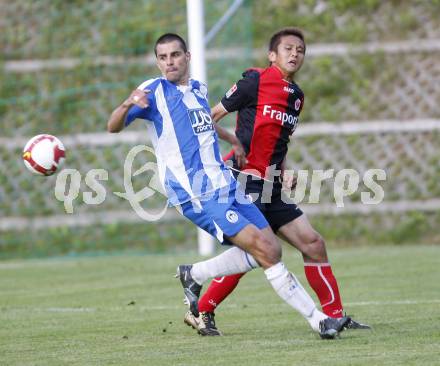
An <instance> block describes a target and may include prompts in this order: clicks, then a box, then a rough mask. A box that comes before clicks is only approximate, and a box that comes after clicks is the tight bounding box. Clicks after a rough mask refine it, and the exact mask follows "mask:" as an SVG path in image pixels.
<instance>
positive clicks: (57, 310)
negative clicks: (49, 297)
mask: <svg viewBox="0 0 440 366" xmlns="http://www.w3.org/2000/svg"><path fill="white" fill-rule="evenodd" d="M45 311H48V312H51V313H93V312H95V311H96V309H95V308H47V309H45Z"/></svg>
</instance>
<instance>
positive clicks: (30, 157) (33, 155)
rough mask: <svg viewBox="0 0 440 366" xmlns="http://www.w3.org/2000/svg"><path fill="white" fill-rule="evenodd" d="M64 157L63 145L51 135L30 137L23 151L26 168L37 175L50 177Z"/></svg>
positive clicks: (60, 164)
mask: <svg viewBox="0 0 440 366" xmlns="http://www.w3.org/2000/svg"><path fill="white" fill-rule="evenodd" d="M65 155H66V151H65V149H64V145H63V143H62V142H61V141H60V140H59V139H57V138H56V137H55V136H52V135H46V134H44V135H37V136H34V137H32V138H31V139H30V140H29V141H28V142H27V144H26V146H25V147H24V149H23V161H24V165H26V168H28V169H29V170H30V171H31V172H32V173H34V174H38V175H52V174H53V173H55V172H56V171H57V169H59V168H60V167H61V166H62V164H63V162H64V158H65Z"/></svg>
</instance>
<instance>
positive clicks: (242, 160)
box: [232, 139, 247, 169]
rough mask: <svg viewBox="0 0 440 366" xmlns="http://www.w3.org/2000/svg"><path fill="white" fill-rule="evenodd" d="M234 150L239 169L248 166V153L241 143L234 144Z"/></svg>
mask: <svg viewBox="0 0 440 366" xmlns="http://www.w3.org/2000/svg"><path fill="white" fill-rule="evenodd" d="M232 148H233V149H234V156H235V160H236V161H237V165H238V168H239V169H242V168H244V166H245V165H246V164H247V159H246V153H245V151H244V147H243V145H242V144H241V142H240V141H238V139H237V141H236V142H235V143H234V144H232Z"/></svg>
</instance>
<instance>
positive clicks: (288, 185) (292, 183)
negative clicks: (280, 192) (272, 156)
mask: <svg viewBox="0 0 440 366" xmlns="http://www.w3.org/2000/svg"><path fill="white" fill-rule="evenodd" d="M286 170H287V167H286V156H285V157H284V159H283V161H282V163H281V179H282V180H283V189H285V190H287V191H291V190H292V189H294V188H295V187H296V184H297V177H296V175H294V174H292V172H287V171H286Z"/></svg>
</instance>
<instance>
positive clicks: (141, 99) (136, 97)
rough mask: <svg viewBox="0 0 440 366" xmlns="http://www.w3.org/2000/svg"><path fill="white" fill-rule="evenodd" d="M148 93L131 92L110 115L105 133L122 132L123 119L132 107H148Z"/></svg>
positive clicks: (140, 91) (143, 91) (147, 91)
mask: <svg viewBox="0 0 440 366" xmlns="http://www.w3.org/2000/svg"><path fill="white" fill-rule="evenodd" d="M149 92H150V91H149V90H140V89H135V90H133V91H132V92H131V94H130V96H129V97H128V98H127V99H126V100H125V101H124V102H123V103H122V104H121V105H120V106H119V107H117V108H116V109H115V110H114V111H113V112H112V114H111V115H110V118H109V120H108V122H107V131H108V132H111V133H116V132H120V131H122V130H123V128H124V121H125V117H126V115H127V113H128V111H129V110H130V108H131V107H132V106H133V105H137V106H138V107H140V108H146V107H148V101H147V94H148V93H149Z"/></svg>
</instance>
